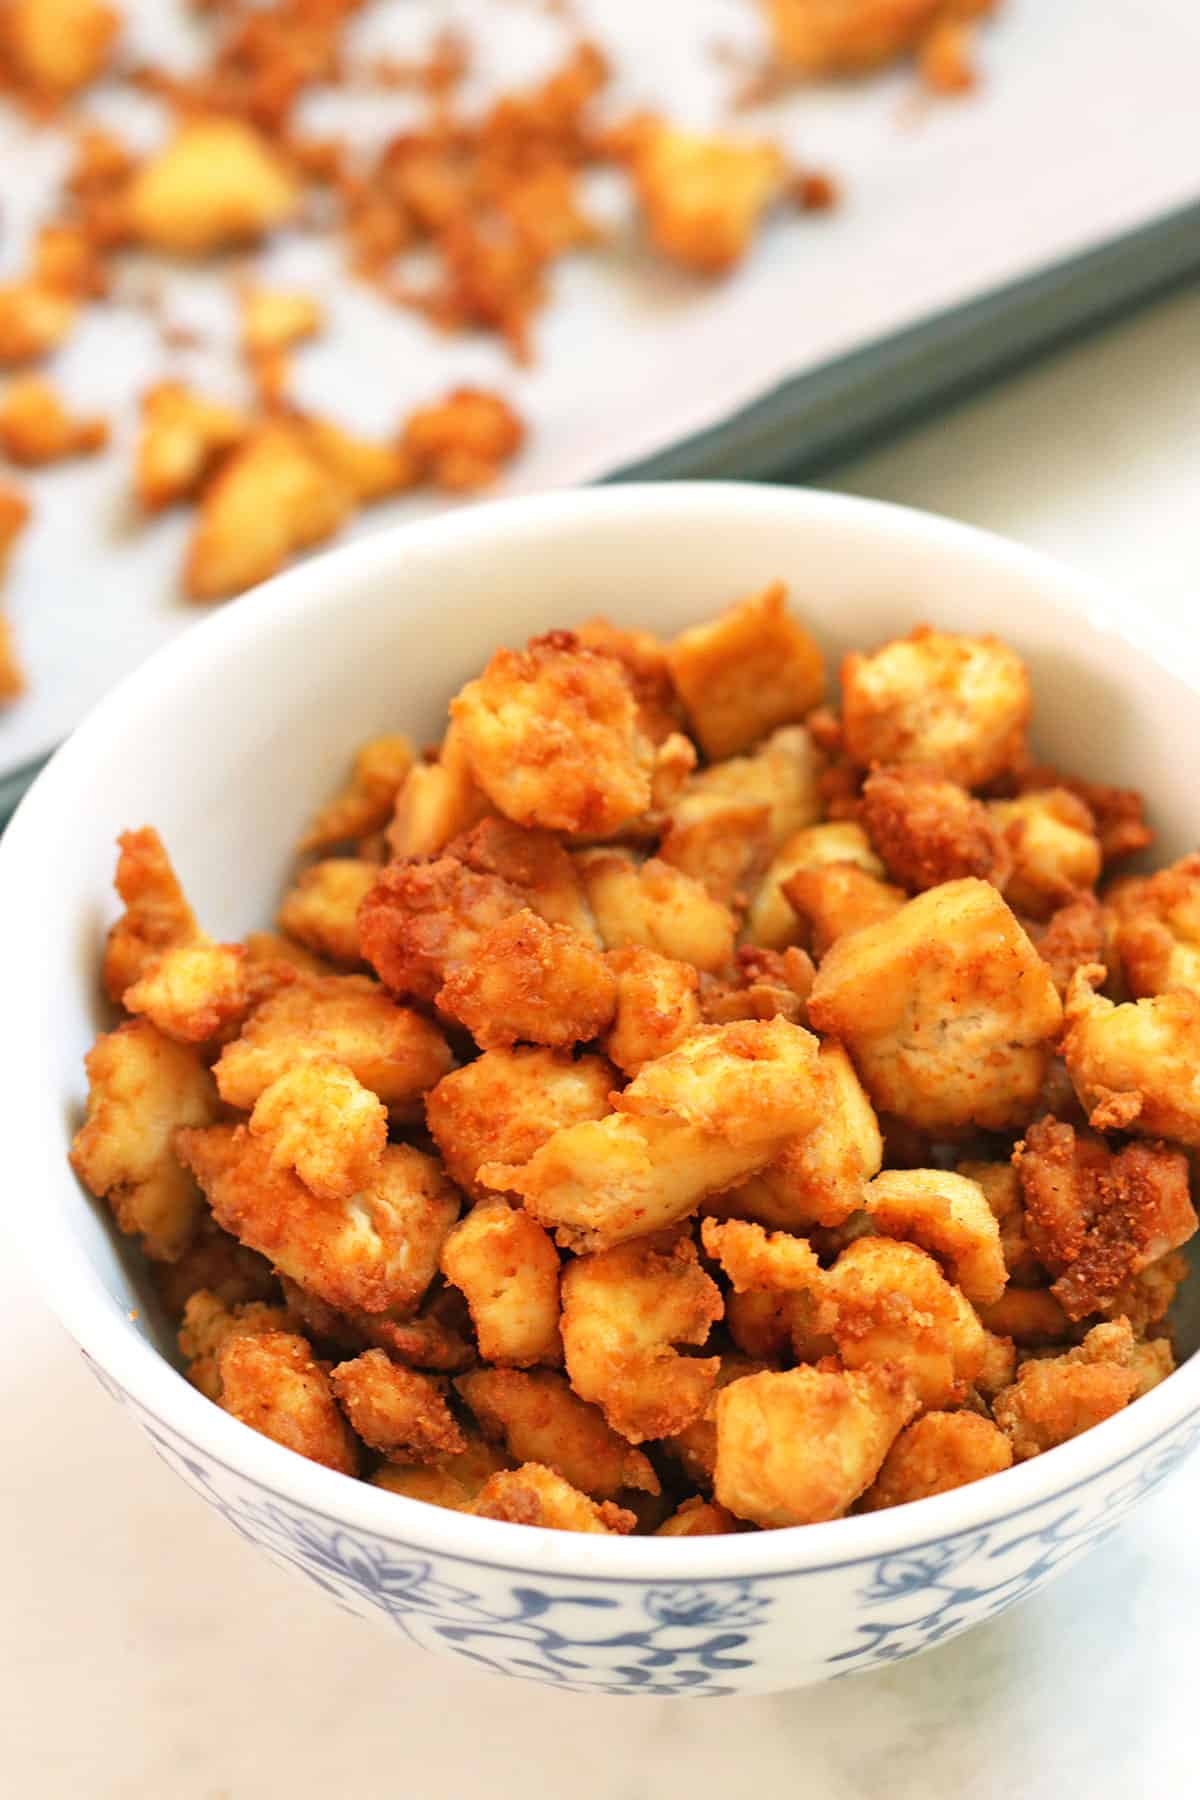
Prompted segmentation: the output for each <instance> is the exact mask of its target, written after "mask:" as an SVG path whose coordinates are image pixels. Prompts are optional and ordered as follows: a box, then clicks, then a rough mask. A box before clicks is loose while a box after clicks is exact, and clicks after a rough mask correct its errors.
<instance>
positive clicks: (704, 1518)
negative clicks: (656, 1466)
mask: <svg viewBox="0 0 1200 1800" xmlns="http://www.w3.org/2000/svg"><path fill="white" fill-rule="evenodd" d="M741 1529H742V1526H741V1521H740V1520H739V1519H735V1518H734V1516H733V1514H732V1513H731V1512H730V1511H729V1510H728V1509H727V1508H726V1507H724V1506H718V1505H717V1503H716V1501H715V1500H705V1499H704V1498H703V1497H702V1496H701V1495H699V1494H693V1496H692V1498H691V1499H690V1500H683V1501H681V1502H680V1504H679V1505H678V1506H677V1507H676V1509H675V1511H674V1512H673V1513H672V1514H671V1516H670V1517H669V1518H667V1519H664V1520H663V1522H662V1524H661V1525H660V1526H659V1527H658V1529H657V1531H656V1532H655V1533H654V1535H655V1537H719V1536H721V1534H722V1533H723V1532H726V1531H740V1530H741Z"/></svg>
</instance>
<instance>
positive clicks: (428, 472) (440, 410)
mask: <svg viewBox="0 0 1200 1800" xmlns="http://www.w3.org/2000/svg"><path fill="white" fill-rule="evenodd" d="M524 441H525V427H524V425H523V423H522V421H521V419H520V418H519V417H518V415H517V414H516V413H515V412H514V411H513V409H512V407H511V406H510V405H509V403H508V401H507V400H506V399H505V398H504V397H503V395H502V394H495V393H492V392H490V391H489V390H488V389H487V388H474V387H459V388H454V389H453V390H452V391H451V392H450V393H449V394H447V395H445V397H444V398H443V399H441V400H437V401H434V403H433V404H432V405H430V406H421V407H418V408H417V410H416V411H415V412H413V413H410V415H409V417H408V420H407V422H406V424H405V427H404V438H403V448H404V450H405V452H406V453H407V455H408V456H409V457H411V459H412V461H413V463H414V465H415V466H416V468H417V469H418V470H419V472H420V474H421V475H422V476H424V477H425V478H427V479H428V480H430V481H432V482H434V483H435V485H436V486H438V487H442V488H447V489H448V490H449V491H450V492H451V493H469V492H471V491H472V490H473V489H475V488H484V487H488V486H490V484H491V483H492V482H493V481H494V480H495V479H496V477H497V475H498V474H499V473H500V470H501V469H502V468H503V466H504V464H505V463H506V462H509V461H511V459H512V458H513V457H514V456H515V455H516V454H517V452H518V450H520V448H521V445H522V444H523V443H524Z"/></svg>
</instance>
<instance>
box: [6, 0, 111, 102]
mask: <svg viewBox="0 0 1200 1800" xmlns="http://www.w3.org/2000/svg"><path fill="white" fill-rule="evenodd" d="M120 29H121V15H120V13H119V12H118V11H117V10H116V8H115V7H112V6H109V5H107V4H106V3H105V0H9V4H8V5H7V6H6V7H5V10H4V15H3V18H2V19H0V62H7V63H8V65H9V68H10V70H11V72H12V75H13V78H14V80H15V82H16V84H17V86H18V87H20V88H22V89H24V91H25V92H26V93H27V94H29V95H30V96H31V97H32V98H33V99H35V100H41V101H59V100H65V99H67V98H68V96H70V95H72V94H76V93H78V92H79V90H80V89H81V88H85V87H86V86H87V85H88V83H89V82H91V81H94V80H95V78H96V76H97V75H99V73H100V71H101V70H102V69H103V67H104V65H105V63H106V62H107V61H108V58H109V55H110V53H111V51H112V48H113V44H114V43H115V41H116V37H117V34H118V32H119V31H120Z"/></svg>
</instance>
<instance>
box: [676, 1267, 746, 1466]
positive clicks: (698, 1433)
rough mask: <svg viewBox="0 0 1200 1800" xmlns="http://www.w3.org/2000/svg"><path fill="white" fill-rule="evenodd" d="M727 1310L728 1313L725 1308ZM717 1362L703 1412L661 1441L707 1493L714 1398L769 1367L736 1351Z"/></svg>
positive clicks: (713, 1453)
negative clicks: (709, 1393)
mask: <svg viewBox="0 0 1200 1800" xmlns="http://www.w3.org/2000/svg"><path fill="white" fill-rule="evenodd" d="M735 1298H736V1296H735V1295H730V1299H729V1305H730V1306H732V1303H733V1300H734V1299H735ZM726 1311H727V1313H728V1307H727V1309H726ZM720 1360H721V1366H720V1368H719V1369H718V1370H717V1379H716V1381H715V1382H714V1383H713V1391H712V1394H711V1396H710V1397H709V1402H708V1405H707V1406H706V1407H705V1409H704V1411H703V1412H702V1413H701V1414H700V1415H699V1417H698V1418H695V1419H693V1420H692V1422H691V1424H690V1425H685V1426H684V1428H683V1430H682V1431H676V1432H673V1433H672V1434H671V1436H670V1437H665V1438H663V1439H661V1440H660V1441H661V1444H662V1448H663V1449H664V1450H666V1451H667V1452H668V1453H669V1454H670V1456H671V1457H672V1458H673V1459H674V1460H675V1462H677V1463H678V1464H679V1467H680V1469H681V1471H682V1473H683V1475H684V1476H685V1478H686V1479H687V1480H688V1481H692V1482H695V1484H696V1486H697V1487H700V1488H703V1489H704V1490H705V1492H706V1493H711V1491H712V1484H713V1476H714V1474H715V1473H716V1468H717V1413H716V1397H717V1395H718V1394H719V1393H720V1391H721V1389H722V1388H726V1387H728V1386H729V1384H730V1382H731V1381H740V1380H741V1379H742V1377H743V1375H758V1374H759V1373H761V1371H762V1370H763V1369H765V1368H767V1367H768V1366H769V1365H768V1364H767V1363H765V1362H762V1361H760V1360H759V1359H758V1358H756V1357H753V1356H742V1355H740V1354H739V1353H738V1352H737V1351H736V1350H731V1351H726V1352H725V1354H724V1355H723V1356H722V1357H721V1359H720Z"/></svg>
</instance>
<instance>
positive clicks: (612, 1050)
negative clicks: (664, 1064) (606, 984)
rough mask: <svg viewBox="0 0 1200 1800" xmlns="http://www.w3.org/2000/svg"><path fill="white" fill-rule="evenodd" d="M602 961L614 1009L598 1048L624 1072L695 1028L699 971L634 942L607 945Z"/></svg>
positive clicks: (630, 1072)
mask: <svg viewBox="0 0 1200 1800" xmlns="http://www.w3.org/2000/svg"><path fill="white" fill-rule="evenodd" d="M608 966H609V969H610V970H611V972H612V974H613V975H614V977H615V978H616V983H617V1010H616V1016H615V1017H614V1019H613V1022H612V1027H611V1029H610V1030H609V1033H608V1036H607V1037H606V1038H605V1040H604V1050H605V1053H606V1054H607V1055H608V1057H609V1058H610V1059H611V1060H612V1061H613V1062H614V1063H616V1065H617V1067H618V1068H619V1069H621V1070H622V1071H623V1072H624V1073H625V1074H626V1075H636V1074H637V1072H638V1070H639V1069H640V1068H641V1067H642V1066H643V1064H645V1063H648V1062H653V1061H654V1060H655V1059H656V1058H657V1057H659V1056H666V1055H667V1054H668V1052H669V1051H671V1050H676V1049H678V1047H679V1046H680V1044H682V1043H684V1042H685V1040H686V1039H687V1038H689V1037H690V1036H691V1035H692V1033H693V1032H694V1031H697V1030H698V1029H699V1027H700V1001H699V997H698V994H699V985H700V983H699V977H698V975H697V974H696V971H695V969H693V968H692V966H691V964H690V963H681V962H673V961H672V960H671V958H670V957H666V956H659V954H658V952H657V951H656V950H647V949H645V948H644V947H643V946H642V945H640V944H631V945H629V946H627V948H626V949H624V950H611V951H610V952H609V955H608Z"/></svg>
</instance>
